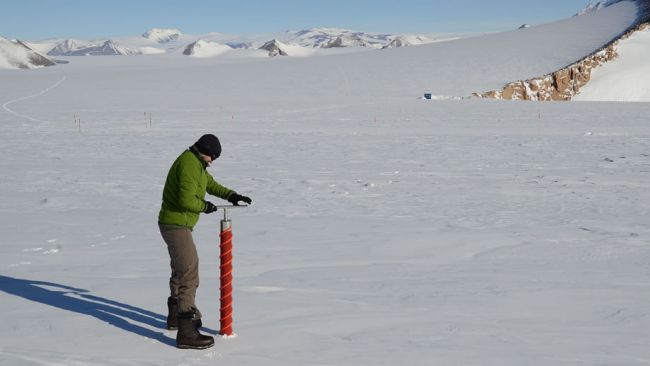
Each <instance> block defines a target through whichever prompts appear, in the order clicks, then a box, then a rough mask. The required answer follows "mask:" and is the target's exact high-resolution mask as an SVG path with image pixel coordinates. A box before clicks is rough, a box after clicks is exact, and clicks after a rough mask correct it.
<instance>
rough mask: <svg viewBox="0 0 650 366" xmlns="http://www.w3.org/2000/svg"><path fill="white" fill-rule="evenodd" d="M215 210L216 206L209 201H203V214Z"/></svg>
mask: <svg viewBox="0 0 650 366" xmlns="http://www.w3.org/2000/svg"><path fill="white" fill-rule="evenodd" d="M216 210H217V206H215V205H214V204H213V203H212V202H210V201H205V210H203V212H205V213H207V214H209V213H213V212H215V211H216Z"/></svg>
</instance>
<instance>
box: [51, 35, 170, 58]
mask: <svg viewBox="0 0 650 366" xmlns="http://www.w3.org/2000/svg"><path fill="white" fill-rule="evenodd" d="M162 52H165V51H164V50H161V49H158V48H155V47H124V46H122V45H120V44H118V43H117V42H115V41H113V40H111V39H109V40H107V41H104V42H102V43H90V44H89V43H82V42H79V41H75V40H65V41H63V42H61V43H59V44H58V45H57V46H56V47H54V48H53V49H52V50H51V51H50V52H48V55H51V56H119V55H144V54H156V53H162Z"/></svg>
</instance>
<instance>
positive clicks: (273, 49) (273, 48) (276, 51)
mask: <svg viewBox="0 0 650 366" xmlns="http://www.w3.org/2000/svg"><path fill="white" fill-rule="evenodd" d="M285 47H286V45H285V44H284V43H282V42H280V41H278V40H276V39H272V40H270V41H268V42H266V43H264V45H262V47H260V48H259V49H260V50H265V51H269V56H270V57H275V56H278V55H279V56H289V53H287V51H286V50H285V49H284V48H285Z"/></svg>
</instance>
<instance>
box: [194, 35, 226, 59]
mask: <svg viewBox="0 0 650 366" xmlns="http://www.w3.org/2000/svg"><path fill="white" fill-rule="evenodd" d="M231 50H232V47H230V46H228V45H224V44H221V43H217V42H210V41H205V40H202V39H199V40H198V41H196V42H193V43H191V44H189V45H188V46H187V47H185V49H184V50H183V54H184V55H186V56H192V57H200V58H205V57H214V56H218V55H221V54H224V53H226V52H228V51H231Z"/></svg>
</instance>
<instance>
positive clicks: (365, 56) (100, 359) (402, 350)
mask: <svg viewBox="0 0 650 366" xmlns="http://www.w3.org/2000/svg"><path fill="white" fill-rule="evenodd" d="M631 13H632V12H630V8H628V7H627V5H625V2H624V3H620V4H617V5H614V6H613V7H610V8H606V9H603V10H601V11H598V12H594V13H590V14H587V15H584V16H581V17H576V18H573V19H571V20H567V21H565V22H560V23H556V24H554V25H552V26H548V27H544V26H543V27H531V28H528V29H524V30H519V31H516V32H509V33H504V34H500V35H488V36H484V37H477V38H473V39H461V40H456V41H451V42H446V43H439V44H432V45H425V46H418V47H406V48H399V49H390V50H383V51H376V52H375V51H371V52H370V51H369V52H364V53H357V54H341V55H335V56H328V57H314V58H298V59H288V58H280V57H277V58H274V59H266V58H264V59H251V60H246V61H242V60H234V59H227V58H224V59H220V58H217V59H197V58H191V57H185V56H182V55H179V54H166V55H154V56H133V57H100V58H90V57H84V58H74V62H72V61H71V62H70V63H69V64H67V65H58V66H56V67H49V68H44V69H38V70H31V71H29V72H17V71H13V70H0V83H1V85H3V86H7V87H2V88H0V105H1V106H2V108H0V136H1V139H2V140H1V141H2V143H1V144H0V153H2V155H3V156H4V157H5V158H4V159H2V160H1V161H0V176H1V177H2V179H0V222H2V225H3V226H2V228H3V235H2V245H0V268H2V270H1V271H0V322H1V323H2V324H3V326H4V332H2V334H0V365H89V364H92V365H214V364H223V365H241V366H246V365H261V364H264V365H283V366H294V365H295V366H303V365H395V364H407V365H415V366H417V365H432V364H439V365H499V366H503V365H517V366H519V365H544V366H546V365H585V364H586V365H647V364H648V363H649V362H650V351H649V349H648V347H647V340H648V339H650V310H649V308H648V306H647V304H648V303H649V302H650V266H649V265H648V263H649V261H650V223H649V222H648V219H647V218H648V216H649V215H650V205H648V202H650V126H649V125H648V119H647V116H648V114H649V111H650V104H648V103H603V102H585V103H529V102H512V101H489V100H439V101H424V100H419V99H417V97H419V96H421V94H422V93H423V92H426V91H429V92H432V93H433V94H434V95H438V96H440V95H447V96H458V95H467V94H468V91H474V90H488V89H489V88H486V87H483V86H485V85H491V84H495V83H501V82H502V81H503V79H505V80H506V81H510V80H513V79H514V78H512V76H513V75H515V74H518V75H526V76H530V75H531V74H532V75H535V74H536V73H537V72H538V71H539V70H544V69H548V68H555V67H557V65H558V64H562V63H563V62H565V61H566V59H572V58H574V57H575V56H576V55H582V54H583V53H588V52H591V51H592V50H593V49H594V48H591V49H590V48H589V47H590V45H593V44H597V43H598V42H599V41H602V40H603V39H605V38H608V37H609V36H610V35H611V34H612V33H615V32H618V31H619V29H620V28H621V27H625V26H626V25H625V24H624V21H625V20H628V21H631V18H633V14H631ZM603 14H604V15H603ZM583 27H590V28H588V29H583ZM560 35H561V36H562V37H560ZM548 37H551V39H550V40H548ZM552 37H555V38H552ZM533 41H535V42H541V43H542V45H543V44H544V42H548V43H555V44H557V45H558V47H557V48H556V50H557V51H556V52H553V53H551V54H549V53H548V52H542V51H539V52H534V51H535V48H534V47H531V48H526V47H527V45H528V44H530V43H531V42H533ZM540 46H541V45H540ZM571 46H573V47H571ZM598 46H599V45H598ZM510 48H512V49H513V50H510ZM575 48H578V49H575ZM583 48H584V49H583ZM488 50H497V52H499V53H500V55H495V54H492V53H490V52H485V53H481V52H477V51H488ZM509 50H510V51H509ZM529 51H530V52H529ZM540 55H546V56H547V57H545V58H540ZM508 56H512V57H514V56H517V58H509V57H508ZM67 59H72V58H67ZM495 60H498V61H500V62H502V63H501V64H494V63H493V62H492V61H495ZM468 66H474V67H475V68H468ZM145 113H151V116H152V117H151V124H150V122H149V119H148V118H146V117H145ZM77 120H78V121H80V122H79V123H78V122H76V121H77ZM208 132H211V133H215V134H217V135H218V136H219V137H220V138H221V140H222V145H223V149H224V150H223V154H222V156H221V157H220V159H219V160H218V161H217V163H216V164H215V165H214V166H213V167H211V168H210V171H211V173H212V174H213V175H214V176H215V177H216V179H217V180H218V181H220V182H221V183H223V184H224V185H226V186H228V187H231V188H234V189H236V190H237V191H238V192H240V193H243V194H247V195H250V196H251V197H252V198H253V200H254V202H253V205H252V206H250V207H248V208H245V209H241V210H239V211H233V212H232V213H231V217H232V219H233V225H234V244H235V253H234V255H235V263H234V267H235V273H234V274H235V281H234V288H235V293H234V295H235V314H234V330H235V333H236V334H237V335H238V337H236V338H231V339H222V338H218V339H217V341H216V345H215V347H214V348H211V349H208V350H203V351H191V350H178V349H176V348H175V347H174V346H173V345H174V337H175V332H172V331H167V330H165V329H164V317H165V315H166V314H165V312H166V297H167V295H168V294H167V291H168V288H167V278H168V275H169V273H168V272H169V267H168V266H169V264H168V261H169V259H168V255H167V252H166V248H165V246H164V243H163V242H162V239H161V238H160V234H159V233H158V230H157V226H156V217H157V213H158V209H159V206H160V197H161V192H162V187H163V184H164V179H165V175H166V173H167V170H168V169H169V165H170V164H171V163H172V161H173V160H174V159H175V158H176V156H177V155H178V154H179V153H180V152H182V151H183V150H184V149H185V148H187V146H189V145H190V144H191V143H192V142H193V141H195V140H196V139H197V138H198V137H199V136H200V135H202V134H203V133H208ZM213 201H214V202H218V201H219V200H218V199H214V200H213ZM219 220H220V216H219V215H209V216H207V215H204V216H203V217H202V218H201V221H200V223H199V225H198V226H197V227H196V228H195V230H194V236H195V240H196V242H197V244H198V250H199V253H200V256H201V287H200V288H199V291H198V298H197V304H198V306H199V307H200V308H201V310H202V312H203V314H204V317H205V318H204V323H205V328H204V329H203V330H204V331H205V332H207V333H212V334H215V333H216V331H217V330H218V326H219V325H218V319H217V317H218V305H217V304H218V294H217V288H218V265H217V262H218V230H219V229H218V228H219Z"/></svg>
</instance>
